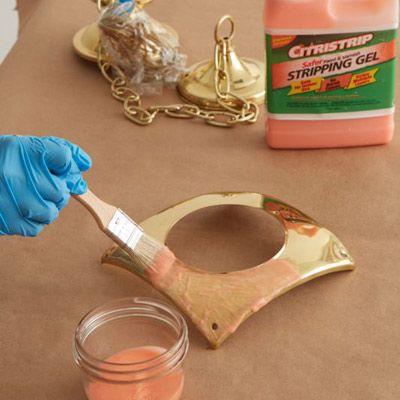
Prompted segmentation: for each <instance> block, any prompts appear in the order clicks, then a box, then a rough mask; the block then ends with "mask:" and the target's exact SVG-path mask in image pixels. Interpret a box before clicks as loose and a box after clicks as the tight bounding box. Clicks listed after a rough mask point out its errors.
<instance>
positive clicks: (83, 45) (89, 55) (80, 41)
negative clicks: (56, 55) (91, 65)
mask: <svg viewBox="0 0 400 400" xmlns="http://www.w3.org/2000/svg"><path fill="white" fill-rule="evenodd" d="M92 1H93V2H95V3H97V8H98V9H99V11H102V10H103V8H104V7H107V6H109V5H110V4H112V3H114V2H115V0H92ZM151 2H152V0H141V1H140V0H137V1H136V8H135V9H134V10H133V11H132V14H131V18H134V14H135V12H136V11H137V10H138V9H142V8H143V7H144V6H146V5H147V4H149V3H151ZM163 25H164V27H165V29H167V30H168V31H169V32H170V34H171V35H173V36H175V37H176V38H178V33H177V32H176V31H175V30H174V29H173V28H172V27H170V26H169V25H166V24H163ZM100 37H101V31H100V28H99V26H98V24H97V22H94V23H93V24H90V25H88V26H85V27H83V28H81V29H80V30H79V31H78V32H77V33H76V34H75V35H74V38H73V40H72V44H73V47H74V50H75V52H76V53H77V54H78V55H79V56H80V57H82V58H83V59H85V60H88V61H92V62H97V61H98V47H99V44H100ZM153 50H154V49H148V54H151V53H152V52H153ZM145 51H146V49H145Z"/></svg>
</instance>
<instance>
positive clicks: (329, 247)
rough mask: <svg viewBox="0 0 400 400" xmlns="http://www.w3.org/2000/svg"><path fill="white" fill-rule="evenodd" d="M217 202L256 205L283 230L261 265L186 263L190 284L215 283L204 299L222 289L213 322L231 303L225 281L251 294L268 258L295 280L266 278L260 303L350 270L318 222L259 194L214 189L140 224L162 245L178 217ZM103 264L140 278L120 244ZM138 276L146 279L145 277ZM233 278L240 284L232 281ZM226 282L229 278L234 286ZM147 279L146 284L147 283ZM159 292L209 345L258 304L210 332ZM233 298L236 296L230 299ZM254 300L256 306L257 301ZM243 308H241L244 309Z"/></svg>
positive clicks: (349, 259)
mask: <svg viewBox="0 0 400 400" xmlns="http://www.w3.org/2000/svg"><path fill="white" fill-rule="evenodd" d="M217 205H241V206H248V207H253V208H259V209H262V210H264V211H265V212H266V213H268V214H270V215H272V216H274V217H275V218H276V219H277V220H278V221H279V222H280V223H281V225H282V228H283V229H284V232H285V242H284V245H283V247H282V248H281V250H280V251H279V252H278V253H277V254H276V255H275V256H274V257H273V258H272V260H270V261H268V262H266V263H264V264H262V265H259V266H256V267H253V268H249V269H246V270H243V271H236V272H232V273H228V274H210V273H208V272H206V271H204V270H201V269H199V268H192V267H187V266H186V269H187V270H188V271H191V272H189V273H190V274H192V279H193V282H196V278H199V279H203V280H204V276H205V275H207V276H209V280H208V282H207V284H208V285H213V282H214V283H215V288H214V289H213V288H212V287H211V288H209V289H208V295H209V297H210V298H213V297H214V295H212V293H213V290H215V298H217V297H219V300H220V301H221V299H222V300H223V299H224V297H223V296H224V294H221V291H223V290H226V295H227V296H226V297H225V300H226V304H225V303H224V302H223V304H222V305H221V304H219V305H215V304H214V305H212V307H217V308H220V310H219V314H218V315H219V318H220V320H219V324H220V325H221V326H223V323H221V320H223V318H222V315H223V311H224V310H223V308H224V307H227V308H228V304H229V301H231V300H228V299H230V298H231V297H229V296H232V291H231V292H229V285H231V286H232V287H233V288H234V289H232V290H233V292H235V291H237V294H238V296H239V293H240V295H243V293H244V292H245V291H252V290H254V292H256V290H255V289H254V288H255V287H254V286H253V285H254V277H257V279H258V277H259V276H260V277H261V278H262V277H263V278H265V275H261V274H262V271H264V272H268V269H270V268H274V266H273V265H271V262H272V263H274V262H277V263H278V264H279V263H283V264H285V265H286V264H288V265H290V266H292V268H293V271H292V272H293V273H294V274H295V279H292V278H293V276H292V277H290V279H289V278H288V277H287V276H286V275H285V274H286V273H285V274H283V275H282V277H283V280H284V281H285V279H287V278H288V279H287V281H286V282H287V283H284V284H283V286H282V284H280V286H279V287H275V286H274V285H278V283H277V282H275V281H274V282H275V283H274V282H270V281H268V279H267V280H266V281H264V282H263V283H262V282H261V283H260V285H263V286H265V292H267V293H269V294H268V296H266V297H265V298H262V303H261V304H262V306H264V305H265V304H267V303H268V302H269V301H271V300H273V299H274V298H276V297H278V296H280V295H282V294H283V293H286V292H288V291H289V290H291V289H294V288H295V287H297V286H299V285H302V284H304V283H306V282H308V281H310V280H312V279H315V278H318V277H321V276H323V275H326V274H330V273H333V272H339V271H346V270H353V269H354V267H355V265H354V260H353V258H352V257H351V255H350V254H349V252H348V251H347V249H346V248H345V246H344V245H343V244H342V242H341V241H340V240H339V239H338V238H337V237H336V236H335V235H334V234H333V233H332V232H331V231H329V230H328V229H326V228H325V227H323V226H321V225H320V224H318V223H317V222H316V221H315V220H314V219H312V218H311V217H309V216H307V215H305V214H304V213H302V212H301V211H299V210H298V209H296V208H294V207H292V206H290V205H288V204H286V203H284V202H282V201H280V200H277V199H275V198H272V197H270V196H265V195H262V194H259V193H215V194H207V195H203V196H199V197H195V198H193V199H190V200H187V201H184V202H182V203H180V204H177V205H175V206H172V207H170V208H168V209H166V210H164V211H161V212H160V213H158V214H157V215H154V216H153V217H150V218H148V219H146V220H145V221H143V222H142V223H141V226H142V227H143V229H144V230H145V232H146V233H147V234H148V235H150V236H152V237H154V238H155V239H157V240H159V241H161V242H164V243H165V242H166V241H167V239H168V234H169V232H170V230H171V229H172V228H173V226H174V225H175V224H176V223H177V222H179V221H180V220H181V219H182V218H184V217H185V216H187V215H188V214H191V213H193V212H195V211H197V210H200V209H203V208H206V207H211V206H217ZM103 262H104V263H109V264H113V265H118V266H120V267H123V268H125V269H127V270H129V271H131V272H133V273H135V274H136V275H138V276H140V277H142V278H143V277H144V276H143V271H142V270H140V269H139V268H138V267H137V266H136V265H135V263H134V261H133V260H131V258H130V257H129V255H128V254H127V253H126V252H125V251H124V250H122V249H121V248H118V247H115V246H114V247H113V248H111V249H110V250H108V251H107V252H106V253H105V254H104V256H103ZM144 278H145V279H146V277H144ZM235 280H236V281H235ZM238 280H239V281H240V283H238V282H237V281H238ZM232 281H234V282H233V283H234V286H233V284H232ZM246 282H247V283H246ZM256 282H258V281H256ZM268 282H269V283H268ZM150 283H152V282H151V281H150ZM192 284H194V283H192ZM221 285H222V286H221ZM222 288H224V289H222ZM257 290H259V291H260V292H261V293H264V292H263V291H262V289H260V288H257ZM164 294H166V295H167V296H169V297H170V298H171V299H172V300H173V301H175V302H176V303H177V305H178V306H179V307H180V308H181V309H182V311H184V312H185V313H187V315H188V316H190V318H192V321H193V322H194V324H195V325H196V326H197V327H198V329H199V330H200V331H201V332H202V333H203V334H204V336H206V338H207V339H208V340H209V342H210V344H211V345H212V347H218V346H219V345H221V344H222V342H223V341H224V340H226V338H227V337H229V336H230V335H231V334H232V333H233V332H234V331H235V330H236V328H237V327H238V326H239V325H240V324H241V323H242V322H244V320H246V319H247V318H248V317H249V316H250V315H252V314H253V313H254V312H257V311H258V310H259V309H260V308H261V307H258V306H257V307H255V306H253V307H249V303H246V304H247V305H245V306H243V307H244V308H240V310H241V311H240V313H241V314H240V318H239V319H238V320H235V319H234V321H236V322H235V329H232V322H230V325H227V324H225V327H226V329H224V330H222V329H221V330H220V332H214V331H212V330H210V329H209V327H208V326H204V321H203V319H202V320H201V321H200V320H199V318H198V317H196V316H193V307H194V306H193V305H189V306H188V305H187V304H185V303H184V302H183V301H182V300H181V298H180V297H179V296H177V295H176V293H169V292H167V293H165V292H164ZM228 295H229V296H228ZM254 296H255V297H254V299H255V301H257V295H254ZM203 297H204V296H203ZM203 297H200V298H199V300H198V301H205V300H204V299H203ZM201 299H203V300H201ZM258 299H259V298H258ZM236 302H238V300H236ZM254 304H257V302H256V303H254ZM209 306H210V305H209ZM221 308H222V311H221ZM200 309H201V310H203V311H201V312H204V307H203V308H200ZM243 309H245V311H244V312H243ZM225 311H226V313H227V315H228V316H226V319H228V318H231V314H232V310H231V309H229V310H228V309H227V310H225ZM231 320H232V319H231ZM199 321H200V322H199ZM236 325H237V326H236Z"/></svg>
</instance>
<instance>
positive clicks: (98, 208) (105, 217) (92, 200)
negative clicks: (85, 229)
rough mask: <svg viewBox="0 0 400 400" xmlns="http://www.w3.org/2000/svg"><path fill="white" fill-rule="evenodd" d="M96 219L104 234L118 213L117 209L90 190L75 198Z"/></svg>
mask: <svg viewBox="0 0 400 400" xmlns="http://www.w3.org/2000/svg"><path fill="white" fill-rule="evenodd" d="M74 198H75V199H76V200H78V201H79V202H80V203H81V204H82V205H83V206H84V207H85V208H86V209H87V210H88V211H89V212H90V213H91V214H92V215H93V217H94V219H95V220H96V222H97V224H98V225H99V227H100V229H101V230H102V231H104V232H106V231H107V227H108V225H109V224H110V222H111V220H112V218H113V216H114V215H115V213H116V212H117V210H118V209H117V207H114V206H112V205H110V204H107V203H106V202H104V201H103V200H101V199H99V198H98V197H97V196H96V195H95V194H94V193H93V192H91V191H90V190H88V191H87V192H86V193H85V194H82V195H80V196H74Z"/></svg>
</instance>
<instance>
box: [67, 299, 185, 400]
mask: <svg viewBox="0 0 400 400" xmlns="http://www.w3.org/2000/svg"><path fill="white" fill-rule="evenodd" d="M188 347H189V339H188V329H187V325H186V322H185V320H184V318H183V317H182V315H181V314H180V313H179V312H177V311H176V310H175V309H173V308H172V307H171V306H170V305H169V304H168V303H165V302H163V301H160V300H154V299H148V298H126V299H121V300H116V301H112V302H110V303H107V304H105V305H103V306H101V307H98V308H96V309H94V310H92V311H90V312H89V313H88V314H86V315H85V316H84V317H83V319H82V320H81V321H80V323H79V325H78V327H77V329H76V332H75V337H74V344H73V354H74V359H75V362H76V363H77V365H78V366H79V367H80V369H81V375H82V378H83V384H84V389H85V392H86V395H87V397H88V399H89V400H179V399H180V398H181V395H182V391H183V384H184V374H183V368H182V364H183V361H184V359H185V356H186V354H187V351H188Z"/></svg>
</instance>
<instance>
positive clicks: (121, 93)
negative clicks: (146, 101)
mask: <svg viewBox="0 0 400 400" xmlns="http://www.w3.org/2000/svg"><path fill="white" fill-rule="evenodd" d="M228 40H229V38H218V40H217V41H216V45H215V52H214V64H215V92H216V94H217V101H218V104H219V105H220V106H221V110H206V109H202V108H200V107H198V106H196V105H194V104H188V103H182V104H171V105H156V106H151V107H148V108H144V107H143V106H142V99H141V97H140V95H139V94H138V93H137V92H136V91H134V90H133V89H132V88H130V87H129V85H128V80H127V78H126V76H125V74H124V72H123V71H122V70H121V69H120V68H119V67H118V66H116V65H115V64H113V63H112V62H110V61H108V59H109V57H107V56H106V54H105V53H104V51H103V49H102V48H101V46H99V51H98V57H97V64H98V66H99V68H100V71H101V73H102V74H103V76H104V78H105V79H106V80H107V81H108V82H109V83H110V84H111V93H112V95H113V96H114V97H115V98H116V99H117V100H119V101H121V102H123V103H124V113H125V115H126V117H127V118H129V119H130V120H131V121H133V122H134V123H136V124H138V125H143V126H145V125H150V124H151V123H152V122H153V121H154V119H155V118H156V117H157V115H158V114H164V115H166V116H167V117H171V118H180V119H193V118H198V119H200V120H203V121H204V122H205V123H207V124H209V125H213V126H217V127H223V128H230V127H233V126H235V125H237V124H252V123H255V122H256V121H257V119H258V116H259V113H260V111H259V107H258V105H257V104H256V103H254V102H250V101H247V100H246V99H245V98H243V97H241V96H238V95H237V94H235V93H233V92H232V91H231V78H230V76H229V72H228V68H227V65H226V62H225V61H226V59H227V49H228V46H229V43H228Z"/></svg>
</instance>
